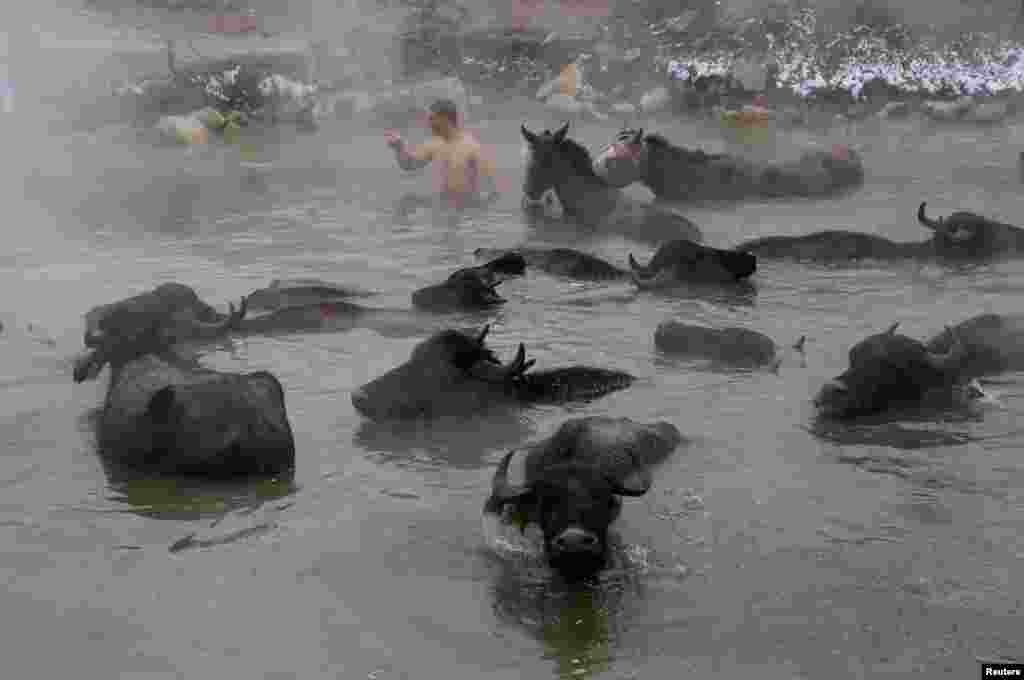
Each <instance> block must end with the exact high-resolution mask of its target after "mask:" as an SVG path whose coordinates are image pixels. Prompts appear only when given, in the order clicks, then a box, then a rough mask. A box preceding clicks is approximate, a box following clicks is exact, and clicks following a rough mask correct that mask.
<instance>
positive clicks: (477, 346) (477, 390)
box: [352, 326, 634, 420]
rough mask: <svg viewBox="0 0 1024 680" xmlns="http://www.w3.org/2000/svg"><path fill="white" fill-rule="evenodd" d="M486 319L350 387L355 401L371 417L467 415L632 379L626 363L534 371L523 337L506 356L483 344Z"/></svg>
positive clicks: (586, 393)
mask: <svg viewBox="0 0 1024 680" xmlns="http://www.w3.org/2000/svg"><path fill="white" fill-rule="evenodd" d="M489 329H490V327H489V326H485V327H484V329H483V331H482V332H481V333H480V334H478V335H476V336H474V335H472V334H470V333H467V332H463V331H459V330H453V329H448V330H444V331H441V332H439V333H435V334H434V335H433V336H431V337H430V338H428V339H426V340H424V341H423V342H421V343H419V344H418V345H417V346H416V347H415V348H413V351H412V354H411V356H410V357H409V359H408V360H407V361H406V362H405V363H403V364H401V365H400V366H397V367H396V368H393V369H392V370H390V371H388V372H387V373H385V374H384V375H382V376H380V377H379V378H377V379H375V380H372V381H370V382H369V383H367V384H365V385H363V386H362V387H360V388H359V389H357V390H356V391H355V392H353V394H352V405H353V406H354V407H355V409H356V410H357V411H358V412H359V413H361V414H362V415H363V416H365V417H367V418H370V419H371V420H389V419H415V418H433V417H441V416H464V415H471V414H475V413H478V412H481V411H484V410H486V409H488V408H492V407H502V406H506V407H507V406H522V405H527V404H533V403H562V402H568V401H582V400H589V399H594V398H597V397H600V396H603V395H605V394H609V393H611V392H615V391H617V390H621V389H625V388H626V387H629V386H630V385H631V384H632V383H633V381H634V378H633V376H631V375H629V374H628V373H624V372H622V371H614V370H607V369H603V368H593V367H589V366H569V367H565V368H555V369H548V370H544V371H532V372H530V368H531V367H532V366H533V364H534V360H532V359H531V360H529V361H527V359H526V349H525V347H524V346H523V345H522V343H520V345H519V350H518V352H517V353H516V355H515V358H514V359H513V360H512V361H511V362H510V363H508V364H502V363H501V362H500V361H498V359H497V357H495V355H494V352H492V351H491V350H490V349H489V348H488V347H487V345H486V344H485V342H484V341H485V339H486V337H487V332H488V330H489Z"/></svg>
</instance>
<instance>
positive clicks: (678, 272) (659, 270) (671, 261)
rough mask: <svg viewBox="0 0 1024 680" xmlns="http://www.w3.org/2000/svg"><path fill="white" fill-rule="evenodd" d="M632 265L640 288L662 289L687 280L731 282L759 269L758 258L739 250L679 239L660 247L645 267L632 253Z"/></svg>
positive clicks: (630, 265) (631, 270)
mask: <svg viewBox="0 0 1024 680" xmlns="http://www.w3.org/2000/svg"><path fill="white" fill-rule="evenodd" d="M629 268H630V275H631V277H632V279H633V282H634V283H635V284H636V285H637V287H638V288H660V287H664V286H671V285H675V284H678V283H681V282H685V281H692V282H698V283H732V282H736V281H740V280H742V279H746V278H749V277H750V276H751V275H752V274H753V273H754V272H755V271H757V258H756V257H755V256H754V255H751V254H750V253H747V252H743V251H740V250H721V249H719V248H710V247H708V246H704V245H701V244H699V243H694V242H693V241H686V240H682V239H680V240H677V241H670V242H669V243H666V244H664V245H663V246H661V247H660V248H658V250H657V252H655V253H654V256H653V257H652V258H651V261H650V262H648V263H647V265H646V266H641V265H640V264H639V263H637V261H636V260H635V259H634V258H633V255H632V254H630V255H629Z"/></svg>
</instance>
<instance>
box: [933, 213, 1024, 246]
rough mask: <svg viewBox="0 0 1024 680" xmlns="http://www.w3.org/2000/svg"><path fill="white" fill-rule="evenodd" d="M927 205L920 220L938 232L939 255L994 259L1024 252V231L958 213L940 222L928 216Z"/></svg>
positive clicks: (975, 215)
mask: <svg viewBox="0 0 1024 680" xmlns="http://www.w3.org/2000/svg"><path fill="white" fill-rule="evenodd" d="M924 209H925V203H921V206H920V207H919V208H918V209H917V220H918V221H919V222H920V223H921V224H923V225H924V226H925V227H927V228H928V229H931V230H932V231H933V232H934V236H933V237H932V243H933V244H934V248H935V252H936V254H938V255H941V256H945V257H965V258H977V257H993V256H997V255H1017V254H1022V253H1024V229H1021V228H1020V227H1015V226H1013V225H1012V224H1004V223H1002V222H996V221H995V220H990V219H988V218H987V217H982V216H981V215H977V214H975V213H972V212H963V211H959V212H955V213H953V214H952V215H950V216H948V217H941V218H939V219H937V220H933V219H930V218H929V217H928V216H927V215H926V214H925V210H924Z"/></svg>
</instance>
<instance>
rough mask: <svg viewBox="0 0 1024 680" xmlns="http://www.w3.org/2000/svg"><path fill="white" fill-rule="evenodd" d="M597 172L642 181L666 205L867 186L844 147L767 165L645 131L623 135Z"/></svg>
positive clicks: (858, 163)
mask: <svg viewBox="0 0 1024 680" xmlns="http://www.w3.org/2000/svg"><path fill="white" fill-rule="evenodd" d="M594 170H595V172H596V173H597V175H598V176H600V177H601V178H602V179H604V180H605V181H606V182H607V183H608V184H610V185H612V186H616V187H625V186H628V185H630V184H633V183H634V182H640V183H642V184H643V185H644V186H646V187H647V188H648V189H650V190H651V191H652V192H653V193H654V195H655V196H656V197H657V198H658V199H662V200H667V201H739V200H743V199H746V198H753V197H776V198H778V197H785V196H807V197H811V196H827V195H831V194H835V193H837V192H839V191H843V190H846V189H850V188H853V187H856V186H859V185H860V184H861V183H863V181H864V164H863V161H862V160H861V157H860V155H859V154H858V153H857V152H856V151H854V150H853V149H850V148H849V147H847V146H844V145H836V146H835V147H833V148H832V150H831V151H823V150H813V151H807V152H805V153H804V154H802V155H801V156H800V158H799V159H798V160H796V161H791V162H786V163H768V164H763V163H756V162H753V161H750V160H746V159H744V158H741V157H739V156H733V155H731V154H708V153H705V152H704V151H702V150H700V149H695V150H691V149H686V148H683V147H679V146H676V145H674V144H672V143H671V142H669V141H668V139H666V138H665V137H664V136H662V135H658V134H649V135H644V131H643V130H642V129H641V130H634V129H625V130H622V131H621V132H619V133H618V135H617V136H616V138H615V140H614V141H613V142H612V144H610V145H609V146H608V147H607V148H606V149H605V151H604V152H603V153H602V154H601V155H600V156H598V158H597V160H596V161H595V162H594Z"/></svg>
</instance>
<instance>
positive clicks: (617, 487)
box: [484, 416, 683, 580]
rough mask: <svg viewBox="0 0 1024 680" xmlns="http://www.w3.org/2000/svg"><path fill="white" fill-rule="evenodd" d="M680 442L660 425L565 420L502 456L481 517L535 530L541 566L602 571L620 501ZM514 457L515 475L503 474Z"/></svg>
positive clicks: (572, 573) (647, 481) (638, 492)
mask: <svg viewBox="0 0 1024 680" xmlns="http://www.w3.org/2000/svg"><path fill="white" fill-rule="evenodd" d="M682 441H683V437H682V435H681V433H680V432H679V430H678V429H677V428H676V427H675V426H674V425H672V424H670V423H667V422H656V423H652V424H644V423H638V422H636V421H633V420H630V419H629V418H610V417H605V416H596V417H588V418H574V419H571V420H568V421H566V422H564V423H563V424H562V425H561V427H559V428H558V430H557V431H556V432H555V433H554V434H553V435H552V436H551V437H549V438H548V439H545V440H543V441H541V442H539V443H537V444H534V445H532V446H529V447H527V448H525V449H523V450H513V451H510V452H509V453H507V454H506V455H505V456H504V458H502V460H501V463H499V465H498V468H497V470H496V471H495V473H494V479H493V482H492V490H491V495H490V497H489V498H488V499H487V501H486V503H485V504H484V513H485V514H489V515H497V516H504V517H507V518H509V519H514V518H517V519H519V521H520V522H521V524H520V526H521V528H523V530H525V528H526V525H527V524H528V523H531V522H532V523H534V524H537V525H539V526H540V529H541V531H542V532H543V535H544V553H545V556H546V558H547V561H548V564H549V565H550V566H551V567H552V568H553V569H554V570H555V571H556V572H558V573H559V574H561V575H562V576H563V577H565V578H568V579H573V580H575V579H579V578H585V577H587V576H591V575H593V574H594V573H596V572H597V571H599V570H601V569H602V568H604V566H605V565H606V563H607V561H608V529H609V527H610V526H611V524H612V522H614V521H615V519H616V518H617V517H618V516H619V513H620V511H621V509H622V501H621V500H620V498H619V497H620V496H642V495H644V494H645V493H647V491H648V489H650V488H651V484H652V479H651V467H652V466H654V465H656V464H657V463H660V462H662V461H663V460H665V459H666V458H667V457H668V456H669V454H671V453H672V451H674V450H675V449H676V447H677V446H679V444H680V443H681V442H682ZM513 459H516V466H515V469H516V471H517V472H516V473H514V474H510V472H509V469H510V467H511V463H512V461H513Z"/></svg>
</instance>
